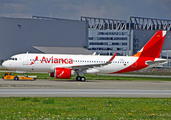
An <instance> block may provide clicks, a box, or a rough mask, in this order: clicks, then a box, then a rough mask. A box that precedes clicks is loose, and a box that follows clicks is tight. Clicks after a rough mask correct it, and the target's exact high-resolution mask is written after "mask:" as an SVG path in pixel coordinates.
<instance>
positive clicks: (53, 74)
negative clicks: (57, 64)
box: [49, 68, 74, 79]
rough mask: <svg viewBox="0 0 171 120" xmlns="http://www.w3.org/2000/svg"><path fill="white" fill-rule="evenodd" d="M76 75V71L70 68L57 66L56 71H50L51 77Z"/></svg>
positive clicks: (68, 77) (64, 77)
mask: <svg viewBox="0 0 171 120" xmlns="http://www.w3.org/2000/svg"><path fill="white" fill-rule="evenodd" d="M72 75H74V71H73V70H72V69H69V68H55V70H54V72H51V73H49V76H50V77H54V78H62V79H70V77H71V76H72Z"/></svg>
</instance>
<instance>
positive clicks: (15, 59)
mask: <svg viewBox="0 0 171 120" xmlns="http://www.w3.org/2000/svg"><path fill="white" fill-rule="evenodd" d="M9 60H14V61H17V58H9Z"/></svg>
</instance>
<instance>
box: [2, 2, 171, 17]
mask: <svg viewBox="0 0 171 120" xmlns="http://www.w3.org/2000/svg"><path fill="white" fill-rule="evenodd" d="M32 16H42V17H54V18H62V19H73V20H79V19H80V17H81V16H85V17H97V18H108V19H118V20H129V17H130V16H135V17H145V18H156V19H167V20H171V0H0V17H12V18H31V17H32Z"/></svg>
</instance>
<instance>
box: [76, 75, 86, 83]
mask: <svg viewBox="0 0 171 120" xmlns="http://www.w3.org/2000/svg"><path fill="white" fill-rule="evenodd" d="M76 80H77V81H83V82H84V81H85V80H86V78H85V77H81V76H77V77H76Z"/></svg>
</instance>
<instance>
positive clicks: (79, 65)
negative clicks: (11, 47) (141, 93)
mask: <svg viewBox="0 0 171 120" xmlns="http://www.w3.org/2000/svg"><path fill="white" fill-rule="evenodd" d="M165 36H166V31H157V32H156V34H155V35H154V36H153V37H152V38H151V39H150V40H149V41H148V42H147V43H146V44H145V46H144V47H143V48H142V49H141V50H140V51H139V52H138V53H137V54H135V55H133V56H116V54H117V53H116V54H115V55H113V56H112V57H111V56H100V55H67V54H37V53H26V54H18V55H14V56H12V57H11V58H10V59H9V60H7V61H5V62H3V64H2V65H3V67H5V68H8V69H12V70H14V71H23V72H33V71H34V72H35V71H37V72H41V71H43V72H49V73H50V76H51V77H55V78H64V79H68V78H70V77H71V76H72V75H74V74H77V77H76V80H82V81H85V77H83V74H92V73H105V74H114V73H123V72H130V71H135V70H140V69H144V68H147V67H154V66H158V65H159V64H164V63H167V60H166V59H160V58H159V56H160V52H161V49H162V45H163V42H164V38H165Z"/></svg>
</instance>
